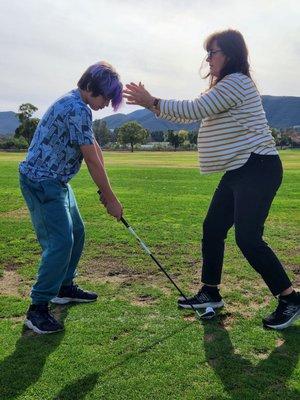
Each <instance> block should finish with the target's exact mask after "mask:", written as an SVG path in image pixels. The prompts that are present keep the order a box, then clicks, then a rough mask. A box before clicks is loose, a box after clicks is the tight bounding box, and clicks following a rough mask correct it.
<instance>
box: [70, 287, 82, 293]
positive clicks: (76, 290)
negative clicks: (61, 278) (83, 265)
mask: <svg viewBox="0 0 300 400" xmlns="http://www.w3.org/2000/svg"><path fill="white" fill-rule="evenodd" d="M71 293H74V294H76V293H80V294H82V293H84V291H83V290H82V289H80V288H79V287H78V285H72V286H71Z"/></svg>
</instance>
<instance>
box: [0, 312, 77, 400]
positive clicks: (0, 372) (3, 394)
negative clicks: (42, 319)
mask: <svg viewBox="0 0 300 400" xmlns="http://www.w3.org/2000/svg"><path fill="white" fill-rule="evenodd" d="M69 307H70V306H69ZM52 311H54V314H55V316H56V317H57V318H58V319H59V320H60V321H61V322H62V323H63V322H64V320H65V318H66V317H67V314H68V308H67V307H66V306H56V307H55V308H54V309H53V310H52ZM63 337H64V331H62V332H58V333H54V334H51V335H37V334H35V333H34V332H32V331H30V330H28V329H27V328H26V327H25V326H24V327H23V330H22V336H21V337H20V338H19V339H18V341H17V343H16V346H15V350H14V352H13V353H12V354H11V355H9V356H8V357H7V358H5V359H4V360H3V362H2V363H1V365H0V399H5V400H9V399H14V398H16V397H18V396H20V395H21V394H22V393H24V392H25V391H26V389H27V388H28V387H29V386H31V385H33V384H34V383H35V382H36V381H37V380H38V379H39V378H40V376H41V374H42V371H43V368H44V365H45V362H46V360H47V357H48V356H49V355H50V354H51V353H52V352H53V351H54V350H55V349H56V348H57V347H58V346H59V344H60V343H61V341H62V339H63Z"/></svg>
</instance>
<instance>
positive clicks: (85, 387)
mask: <svg viewBox="0 0 300 400" xmlns="http://www.w3.org/2000/svg"><path fill="white" fill-rule="evenodd" d="M194 323H195V321H193V322H190V323H188V324H186V325H184V326H183V327H181V328H180V329H176V330H173V331H172V332H170V333H169V334H168V335H165V336H163V337H161V338H159V339H156V340H155V341H153V342H151V343H149V344H148V345H146V346H143V347H142V348H140V349H139V350H137V351H133V352H130V353H128V354H125V355H124V357H123V358H122V359H121V360H120V361H118V362H116V363H114V364H112V365H110V366H109V367H107V368H105V369H103V370H101V371H99V372H96V373H91V374H88V375H86V376H84V377H83V378H80V379H77V380H76V381H74V382H72V383H69V384H68V385H66V386H65V387H64V388H63V389H62V390H61V391H60V392H59V393H58V394H57V395H56V396H55V397H54V398H53V400H74V399H75V398H76V400H83V399H84V398H85V396H86V395H87V394H88V393H89V392H91V391H92V390H93V389H94V387H95V386H96V384H97V381H98V379H99V378H100V377H101V376H103V375H105V374H108V373H109V372H111V371H113V370H114V369H116V368H119V367H122V366H124V365H125V364H126V363H127V361H129V360H132V359H133V358H136V357H139V356H140V355H141V354H144V353H146V352H148V351H151V350H152V349H153V348H154V347H155V346H157V345H159V344H161V343H163V342H165V341H167V340H168V339H170V338H171V337H173V336H175V335H177V333H179V332H182V331H184V330H185V329H187V328H189V327H190V326H191V325H192V324H194ZM75 394H76V397H74V396H75Z"/></svg>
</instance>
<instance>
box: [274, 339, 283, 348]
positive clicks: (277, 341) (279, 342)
mask: <svg viewBox="0 0 300 400" xmlns="http://www.w3.org/2000/svg"><path fill="white" fill-rule="evenodd" d="M284 343H285V341H284V340H283V339H276V342H275V346H276V347H280V346H282V345H283V344H284Z"/></svg>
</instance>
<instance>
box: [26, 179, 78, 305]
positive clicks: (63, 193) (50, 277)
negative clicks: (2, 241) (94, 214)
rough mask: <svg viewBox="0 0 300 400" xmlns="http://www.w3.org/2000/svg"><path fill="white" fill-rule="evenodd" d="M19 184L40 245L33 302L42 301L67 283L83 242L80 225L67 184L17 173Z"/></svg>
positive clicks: (75, 204)
mask: <svg viewBox="0 0 300 400" xmlns="http://www.w3.org/2000/svg"><path fill="white" fill-rule="evenodd" d="M20 186H21V191H22V194H23V196H24V199H25V201H26V203H27V206H28V208H29V211H30V215H31V220H32V224H33V226H34V230H35V232H36V236H37V239H38V241H39V243H40V245H41V247H42V251H43V252H42V258H41V261H40V264H39V270H38V275H37V281H36V283H35V284H34V285H33V287H32V291H31V298H32V303H33V304H41V303H46V302H48V301H49V300H51V299H52V298H53V297H55V296H56V295H57V294H58V292H59V289H60V287H61V286H62V285H63V286H67V285H70V284H71V283H72V281H73V278H74V277H75V275H76V268H77V264H78V261H79V259H80V256H81V253H82V249H83V245H84V225H83V222H82V219H81V216H80V213H79V210H78V207H77V203H76V200H75V197H74V193H73V190H72V188H71V186H70V185H69V184H64V183H61V182H59V181H57V180H55V179H46V180H43V181H40V182H38V181H32V180H31V179H28V178H27V177H26V176H25V175H22V174H20Z"/></svg>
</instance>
